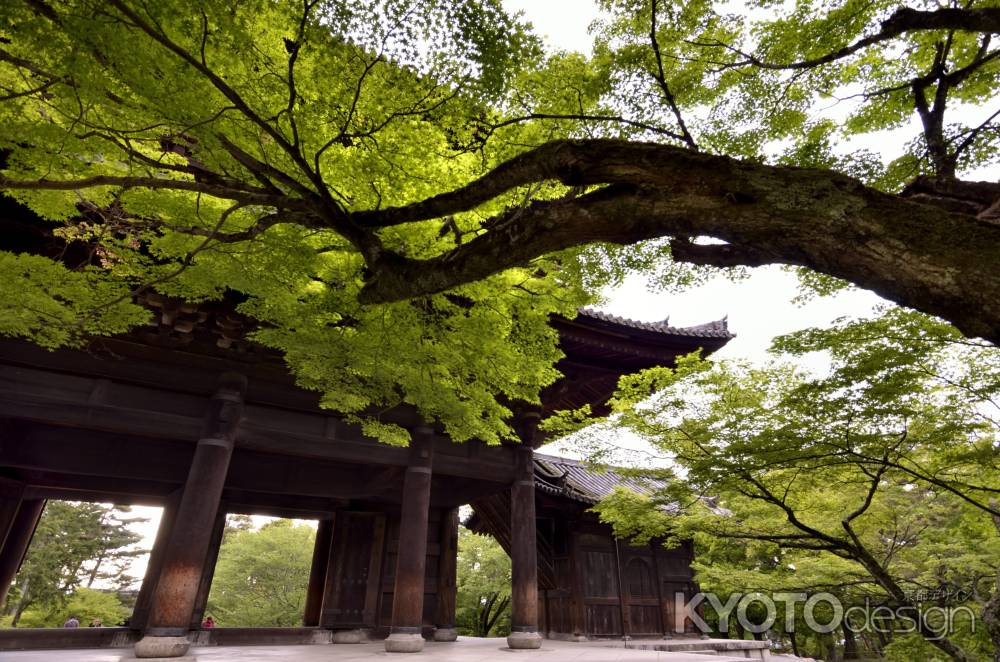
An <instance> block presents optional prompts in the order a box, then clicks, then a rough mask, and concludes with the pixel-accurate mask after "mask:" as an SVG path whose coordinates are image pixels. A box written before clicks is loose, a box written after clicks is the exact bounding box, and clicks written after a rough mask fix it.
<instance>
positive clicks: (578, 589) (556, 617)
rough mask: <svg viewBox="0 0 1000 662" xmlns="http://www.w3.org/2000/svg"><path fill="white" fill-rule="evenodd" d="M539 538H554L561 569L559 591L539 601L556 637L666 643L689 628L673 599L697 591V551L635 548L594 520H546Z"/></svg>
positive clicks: (557, 566) (547, 626) (555, 558)
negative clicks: (670, 635)
mask: <svg viewBox="0 0 1000 662" xmlns="http://www.w3.org/2000/svg"><path fill="white" fill-rule="evenodd" d="M539 531H540V535H542V536H546V537H551V543H552V550H553V559H552V562H553V566H554V568H555V586H554V587H551V588H547V589H546V588H544V587H543V590H542V591H541V593H540V597H539V599H540V602H541V604H540V609H539V613H540V614H541V620H542V622H541V624H540V627H541V629H542V631H544V632H546V633H547V635H548V636H549V637H553V638H568V637H569V638H571V637H597V638H620V637H623V636H626V635H627V636H630V637H653V636H656V637H659V636H663V635H664V634H666V633H667V632H673V631H674V628H675V627H677V626H680V628H681V629H682V630H683V629H685V627H686V626H688V625H689V624H686V623H685V622H684V621H683V618H682V617H679V616H678V615H677V614H676V613H675V612H676V611H677V610H676V608H675V599H674V595H675V593H676V592H681V593H683V594H684V595H685V596H687V597H689V596H691V595H693V593H694V592H695V591H696V590H697V589H696V586H695V584H694V580H693V573H692V570H691V566H690V564H691V560H692V558H693V555H692V548H691V545H690V544H685V545H682V546H681V547H678V548H676V549H665V548H664V547H663V546H662V545H660V544H651V545H644V546H631V545H627V544H625V543H622V542H620V541H619V542H616V541H615V539H614V537H613V536H612V534H611V528H610V527H609V526H607V525H605V524H601V523H600V522H597V521H592V520H588V519H584V520H577V522H576V523H567V521H566V520H565V519H559V518H552V519H544V518H543V519H541V520H540V521H539ZM678 619H680V620H678ZM688 629H689V628H688Z"/></svg>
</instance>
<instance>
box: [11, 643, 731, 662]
mask: <svg viewBox="0 0 1000 662" xmlns="http://www.w3.org/2000/svg"><path fill="white" fill-rule="evenodd" d="M190 655H193V656H195V657H196V658H197V660H198V662H363V661H366V662H374V661H376V660H383V661H384V660H385V659H386V658H389V657H391V658H393V659H394V660H399V661H400V662H402V661H404V660H407V659H411V660H413V662H418V660H421V659H422V660H425V661H429V660H433V661H434V662H438V661H440V662H517V661H520V662H709V661H711V662H746V658H738V657H728V656H725V657H724V656H706V655H698V654H695V653H663V652H658V651H641V650H628V649H625V648H612V647H609V646H607V645H601V644H598V643H570V642H564V641H551V640H545V641H543V642H542V648H541V650H538V651H512V650H510V649H508V648H507V646H506V642H505V640H504V639H473V638H468V637H460V638H459V640H458V642H456V643H452V644H441V643H433V642H428V643H427V645H426V646H425V647H424V651H423V653H417V654H409V655H407V654H400V653H395V654H390V653H386V652H385V650H384V649H383V647H382V643H381V642H379V643H371V644H344V645H330V644H328V645H316V646H213V647H204V648H192V649H191V653H190ZM131 659H134V658H132V657H131V652H130V651H127V650H122V649H117V650H113V649H104V650H75V651H73V650H62V651H23V652H0V660H2V661H3V662H119V660H131Z"/></svg>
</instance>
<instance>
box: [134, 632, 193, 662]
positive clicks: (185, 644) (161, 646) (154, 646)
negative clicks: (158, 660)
mask: <svg viewBox="0 0 1000 662" xmlns="http://www.w3.org/2000/svg"><path fill="white" fill-rule="evenodd" d="M190 646H191V642H189V641H188V638H187V637H151V636H149V635H147V636H145V637H143V638H142V639H140V640H139V642H138V643H136V645H135V656H136V657H138V658H151V657H154V658H155V657H166V658H178V657H181V656H183V655H184V654H185V653H187V652H188V648H190Z"/></svg>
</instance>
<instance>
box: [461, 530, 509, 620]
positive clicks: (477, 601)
mask: <svg viewBox="0 0 1000 662" xmlns="http://www.w3.org/2000/svg"><path fill="white" fill-rule="evenodd" d="M456 621H457V625H458V628H459V631H460V632H461V633H462V634H465V635H470V636H473V637H489V636H501V637H502V636H506V635H507V634H508V633H509V632H510V557H508V556H507V553H506V552H505V551H504V550H503V548H502V547H500V544H499V543H498V542H497V541H496V540H494V539H493V538H491V537H489V536H484V535H477V534H475V533H472V532H471V531H469V530H468V529H465V528H460V529H459V535H458V600H457V608H456Z"/></svg>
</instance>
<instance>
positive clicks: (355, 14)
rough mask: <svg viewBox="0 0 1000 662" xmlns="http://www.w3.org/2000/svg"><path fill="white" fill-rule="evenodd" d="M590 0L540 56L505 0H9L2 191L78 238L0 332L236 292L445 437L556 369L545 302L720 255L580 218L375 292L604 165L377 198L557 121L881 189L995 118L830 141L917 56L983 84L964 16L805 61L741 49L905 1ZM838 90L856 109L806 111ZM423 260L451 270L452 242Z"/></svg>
mask: <svg viewBox="0 0 1000 662" xmlns="http://www.w3.org/2000/svg"><path fill="white" fill-rule="evenodd" d="M980 4H981V3H973V4H972V5H969V6H970V7H978V6H979V5H980ZM601 6H602V8H603V9H604V10H605V13H604V14H603V16H602V19H601V20H600V21H599V22H598V23H597V24H596V26H595V32H594V34H595V38H596V46H595V51H594V55H593V57H591V58H589V59H588V58H586V57H583V56H581V55H580V54H573V53H555V54H551V55H549V56H544V55H543V54H542V51H541V49H540V45H539V40H538V39H537V37H535V36H534V35H532V34H531V32H530V29H529V26H527V25H526V24H525V23H524V22H523V21H522V20H521V19H520V18H518V17H516V16H511V15H510V14H508V13H507V12H506V11H505V10H504V9H503V7H502V5H501V3H500V2H499V1H498V0H366V1H364V2H354V1H347V0H316V1H311V2H305V3H298V2H290V1H282V2H265V1H263V0H252V1H250V2H244V1H239V2H237V1H235V0H210V1H207V2H202V3H198V4H197V6H192V5H191V4H190V3H185V2H180V1H178V0H165V1H163V2H158V3H135V2H131V1H130V0H109V1H108V2H96V1H94V0H57V1H53V2H48V3H46V4H45V5H44V7H45V9H44V10H41V9H39V6H38V5H37V3H32V2H7V3H4V4H3V6H2V8H0V41H2V42H3V49H2V52H0V90H2V94H0V150H2V154H3V164H2V167H3V177H4V181H5V184H4V189H5V190H7V191H9V194H10V195H12V196H14V197H16V198H17V199H18V200H20V201H22V202H24V203H26V204H27V205H29V206H30V207H31V209H32V210H34V211H35V212H37V213H38V214H40V215H41V216H42V217H43V218H44V219H45V220H44V221H42V224H43V227H42V228H39V229H41V230H42V231H43V232H49V233H50V234H51V235H52V236H53V237H54V238H56V239H58V240H59V241H57V242H56V243H57V244H58V243H59V242H65V243H66V246H65V248H66V250H65V251H63V252H62V253H61V254H59V255H56V256H55V258H54V259H52V258H49V257H42V256H40V255H26V254H25V255H14V254H11V253H0V277H2V278H3V282H5V283H8V284H10V285H9V287H6V288H5V289H4V290H3V291H2V292H0V313H2V314H0V320H2V321H0V334H4V335H13V336H19V337H26V338H32V339H34V340H36V341H37V342H39V343H41V344H43V345H45V346H48V347H55V346H59V345H64V344H72V343H79V342H81V341H82V340H83V339H84V338H86V337H88V336H91V335H103V334H114V333H120V332H123V331H125V330H127V329H129V328H131V327H134V326H136V325H139V324H141V323H142V322H143V321H145V319H147V315H146V313H145V312H144V311H143V310H142V309H141V308H139V307H138V306H136V305H135V304H133V302H132V298H133V295H134V294H136V293H140V292H144V291H146V290H150V289H151V290H156V291H157V292H159V293H161V294H164V295H168V296H172V297H179V298H183V299H186V300H188V301H192V302H202V301H210V300H218V299H219V298H221V297H223V296H224V295H227V296H228V298H227V300H228V301H237V302H239V304H238V311H239V312H240V313H242V314H244V315H246V316H248V317H250V318H251V319H253V320H254V321H255V322H256V323H257V331H256V332H255V333H254V334H253V338H254V339H255V340H256V341H258V342H259V343H261V344H263V345H266V346H268V347H270V348H274V349H276V350H278V351H280V352H281V353H282V354H283V355H284V357H285V359H286V362H287V363H288V365H289V367H290V368H291V371H292V372H293V373H294V375H295V377H296V378H297V380H298V383H299V384H300V385H301V386H303V387H305V388H308V389H313V390H316V391H319V392H320V393H321V394H322V403H323V405H324V406H326V407H330V408H332V409H336V410H339V411H340V412H342V413H344V414H347V415H348V416H349V417H352V420H356V421H358V422H360V423H361V424H362V425H363V427H364V429H365V430H366V431H367V432H368V433H369V434H371V435H375V436H377V437H379V438H380V439H382V440H383V441H385V442H387V443H391V444H403V443H406V441H407V435H406V433H405V431H403V430H400V429H398V428H396V427H394V426H392V425H387V424H385V423H384V422H382V421H379V420H378V419H377V417H372V416H371V412H372V411H382V410H385V409H388V408H391V407H393V406H395V405H401V404H408V405H413V406H414V407H416V409H417V410H418V411H419V413H420V414H421V415H422V416H423V417H424V418H426V419H427V420H430V421H440V422H441V423H443V424H444V426H445V428H446V430H447V432H448V433H449V434H450V435H451V437H452V438H453V439H455V440H459V441H461V440H466V439H472V438H478V439H482V440H484V441H486V442H488V443H498V442H500V441H502V440H505V439H508V440H511V439H513V438H514V435H513V433H512V431H511V430H510V428H509V427H508V426H507V424H506V422H505V421H506V419H507V418H508V417H509V413H510V412H509V410H508V408H507V407H506V406H505V405H503V404H499V403H498V402H497V399H498V398H497V396H501V397H500V398H499V399H500V400H501V401H503V402H513V401H527V402H537V401H538V393H539V391H540V390H541V389H542V388H544V387H545V386H547V385H548V384H550V383H552V382H553V381H554V380H555V379H556V378H557V376H558V375H557V373H556V372H555V370H554V369H553V368H552V366H553V364H554V363H555V362H556V361H557V360H558V359H559V358H560V352H559V351H558V349H557V347H556V346H555V342H556V337H555V334H554V333H553V332H552V331H551V329H549V328H548V326H547V323H548V320H549V318H550V316H551V315H552V314H563V315H569V316H572V315H573V314H574V311H575V310H576V309H577V308H578V307H580V306H582V305H586V304H590V303H593V302H595V301H596V300H597V299H598V298H599V295H598V293H599V292H600V291H602V290H603V289H605V288H606V287H607V286H608V285H612V284H616V283H620V282H621V281H622V280H623V278H624V277H625V275H627V274H629V273H634V272H641V273H643V274H645V275H646V276H648V279H649V282H650V283H651V285H653V286H657V287H668V288H676V287H684V286H688V285H691V284H694V283H697V282H700V280H702V279H704V278H705V277H706V275H707V274H708V271H707V270H706V269H705V268H695V267H690V266H678V265H677V264H676V263H674V262H673V261H672V259H671V257H670V255H671V253H670V247H669V243H668V242H667V241H665V240H662V239H661V240H653V241H646V242H642V243H640V244H638V245H633V246H628V245H626V246H622V245H617V244H616V245H609V244H594V245H589V246H584V247H579V248H573V249H569V250H564V251H561V252H559V253H557V254H551V255H542V256H539V257H535V258H534V259H527V258H526V259H525V261H524V264H523V266H521V267H518V268H514V269H509V270H507V271H505V272H502V273H498V274H494V275H491V276H489V277H485V278H482V279H480V280H478V281H476V282H473V283H469V284H466V285H462V286H460V287H454V288H452V289H450V290H448V292H447V294H435V295H430V296H425V297H421V298H419V299H415V300H409V301H401V302H397V303H390V304H362V303H361V302H360V301H359V294H360V293H361V291H362V288H363V287H364V286H365V283H366V282H367V281H368V280H369V279H370V278H371V277H372V271H373V270H376V271H377V270H378V268H379V266H380V265H384V264H386V263H392V262H393V260H411V259H432V258H436V257H441V256H444V255H448V254H449V251H453V250H457V249H458V248H460V247H465V246H467V245H468V244H469V243H470V242H472V241H474V240H475V239H476V238H477V237H482V236H484V235H488V234H490V233H495V234H498V233H499V231H498V225H503V223H502V222H500V221H502V220H503V219H511V218H515V219H516V218H517V217H518V215H519V214H521V213H523V211H524V210H525V209H527V208H528V207H529V206H531V205H532V204H533V203H537V202H539V201H552V200H556V199H559V200H564V199H570V198H573V197H574V196H580V195H581V194H583V193H592V192H593V191H581V190H577V189H575V188H569V187H567V186H564V185H562V184H560V183H557V178H555V177H553V176H552V173H547V174H546V176H545V177H542V178H539V181H538V182H537V183H533V184H530V185H528V184H523V185H515V186H511V187H510V188H509V189H504V190H503V191H502V192H499V193H498V194H497V195H495V196H492V198H491V199H489V200H488V201H479V202H476V203H475V204H471V205H470V206H466V207H464V208H463V210H462V211H457V212H454V213H446V214H434V213H430V214H428V215H423V216H419V218H416V219H415V220H413V221H412V222H402V223H399V224H393V223H389V224H385V225H381V224H378V223H376V224H374V227H368V226H366V225H365V221H364V220H357V219H363V218H364V216H363V215H364V214H365V213H374V212H380V211H385V210H387V209H395V208H399V207H402V206H405V205H410V204H413V203H417V202H419V201H427V200H440V198H439V197H436V196H440V195H441V194H442V193H445V192H449V191H455V190H456V189H459V188H460V187H461V186H463V185H466V184H468V183H469V182H471V181H474V180H475V179H476V178H477V177H478V176H481V175H482V174H484V173H486V172H488V171H490V170H492V169H494V168H496V167H498V166H500V165H502V164H506V163H511V162H512V160H514V159H516V158H517V157H518V156H519V155H520V154H523V153H524V152H525V150H527V149H530V148H533V147H537V146H539V145H541V144H543V143H545V142H547V141H550V140H553V139H560V138H572V137H585V136H587V137H589V136H608V137H617V138H623V139H635V140H658V141H666V142H673V143H677V142H680V143H683V144H688V145H693V144H697V145H698V146H699V148H700V149H702V150H705V151H709V152H719V153H726V154H729V155H732V156H736V157H743V158H746V159H750V160H758V161H760V160H770V161H773V162H775V163H780V164H785V165H794V166H805V167H811V168H827V169H828V168H833V169H838V170H843V171H845V172H848V173H850V174H852V175H855V176H857V177H860V178H861V179H863V180H864V181H865V182H868V183H871V184H873V185H876V186H879V187H881V188H883V189H885V190H898V188H899V186H900V185H901V184H902V183H903V182H905V181H907V180H908V179H909V178H910V177H912V175H913V174H916V173H917V172H930V171H932V170H934V171H936V172H944V171H946V170H948V169H949V168H951V166H954V167H974V166H979V165H982V164H984V163H988V162H990V161H991V160H992V159H994V158H995V155H996V153H997V150H995V149H993V147H994V146H995V137H996V136H995V130H994V128H993V127H992V126H991V125H989V124H988V123H987V124H986V125H984V126H982V127H964V126H961V125H959V124H957V123H953V122H951V123H950V122H947V121H945V118H944V116H943V114H942V113H944V108H945V106H944V105H942V106H941V107H940V108H937V106H935V110H934V112H935V113H938V111H940V113H938V115H940V116H938V115H935V118H936V119H935V122H930V123H927V122H925V125H926V126H931V125H933V126H934V127H938V128H936V129H935V131H937V133H933V132H929V131H928V130H925V132H924V134H923V135H922V136H919V137H915V139H914V141H912V142H911V144H909V145H907V146H906V150H905V152H906V153H904V154H902V155H900V156H899V158H898V159H896V160H895V161H894V162H893V163H891V164H889V165H888V166H886V165H885V164H882V163H881V162H880V160H879V159H877V158H876V157H875V156H874V155H872V154H871V153H869V152H867V151H864V150H854V149H850V148H845V146H844V142H845V140H848V139H850V138H852V137H854V136H860V135H864V134H866V133H868V132H872V131H881V130H885V129H891V128H895V127H899V126H903V125H904V124H905V122H906V121H907V120H908V119H909V118H911V116H913V114H914V112H915V109H916V107H917V105H918V104H917V100H918V95H917V92H916V90H917V89H918V88H919V89H923V90H924V92H926V94H928V95H930V94H935V95H936V91H937V90H939V89H944V88H942V87H941V86H942V85H945V82H942V81H943V80H944V79H940V80H938V83H934V80H937V79H934V80H931V79H928V80H931V82H929V83H927V85H925V86H924V88H921V87H920V85H913V84H909V83H911V82H912V80H911V79H913V77H914V76H918V77H924V78H926V76H927V75H929V74H927V71H928V69H929V68H931V69H933V71H934V72H938V73H940V74H941V75H944V73H942V72H945V73H949V74H950V73H952V72H955V71H965V69H963V68H967V67H968V66H972V69H969V70H968V71H965V73H963V74H962V75H961V76H957V77H956V76H952V77H950V78H948V80H947V84H946V86H947V90H944V92H947V94H944V92H942V94H943V95H944V96H945V97H946V98H947V100H948V101H961V102H962V103H963V104H968V105H983V104H985V103H987V102H988V101H990V100H991V99H992V98H993V96H994V94H993V91H994V90H995V89H996V83H997V80H996V79H997V76H998V75H1000V73H998V72H1000V57H994V55H995V53H994V52H993V51H990V50H989V48H988V47H987V48H986V50H985V51H984V52H983V53H982V54H981V55H980V54H979V53H980V51H981V50H982V49H979V48H977V45H978V44H979V43H980V42H979V41H977V40H979V39H980V37H978V36H977V35H975V34H971V33H956V34H955V35H953V36H950V37H948V36H947V35H944V34H943V33H941V32H939V31H924V32H913V33H907V34H905V35H902V36H900V37H898V38H897V39H894V40H889V41H887V42H880V43H877V44H874V45H872V46H870V47H868V48H864V49H859V50H858V51H857V52H856V53H853V54H852V55H851V56H850V57H846V58H840V59H835V60H833V61H830V62H825V63H823V64H821V65H817V66H815V67H808V68H803V69H795V70H786V69H782V68H780V67H778V68H775V67H770V66H768V67H764V66H751V64H752V62H753V61H756V60H760V61H765V62H767V63H770V64H776V65H781V64H782V63H789V62H793V61H795V60H796V59H802V58H811V57H816V56H818V55H821V54H825V53H829V52H833V51H836V50H838V49H840V48H841V47H843V46H844V45H846V44H847V43H848V42H850V41H851V40H855V39H857V38H859V37H860V36H862V35H864V34H866V33H867V32H868V31H870V30H871V29H872V26H875V25H877V24H878V21H879V20H880V19H881V18H883V17H884V16H885V15H887V14H888V13H889V12H891V11H892V10H893V9H894V8H896V7H897V4H895V3H893V2H890V1H888V0H879V1H878V2H874V3H862V2H858V1H856V0H841V1H840V2H837V3H833V4H831V3H825V2H813V1H807V2H798V3H794V4H793V5H787V6H785V5H779V4H776V3H759V6H757V5H755V6H752V7H750V8H749V9H748V14H749V15H743V16H739V15H735V14H733V13H732V6H731V4H730V3H721V2H711V1H709V0H698V1H696V2H686V3H677V2H673V1H660V2H653V1H652V0H604V1H603V2H602V3H601ZM654 27H655V29H653V28H654ZM651 33H652V35H653V36H654V37H655V39H650V34H651ZM942 43H944V44H945V45H942ZM987 46H988V44H987ZM744 50H745V51H748V52H749V51H753V53H754V58H755V60H748V59H747V57H748V56H746V55H743V54H741V53H740V51H744ZM936 53H940V55H938V56H935V54H936ZM935 57H937V60H935ZM932 78H933V77H932ZM939 78H940V76H939ZM921 80H923V78H921ZM935 85H937V87H936V88H935ZM925 88H926V89H925ZM858 90H861V92H860V93H859V92H858ZM854 94H860V96H858V97H857V101H856V103H854V104H853V105H850V107H849V108H848V109H847V110H846V111H845V112H844V113H840V114H841V115H845V114H846V120H845V119H844V117H831V116H830V114H829V113H825V114H824V112H823V111H822V108H821V105H822V104H823V103H826V102H828V101H829V99H830V98H831V97H839V96H849V95H854ZM938 96H940V95H938ZM949 107H950V106H949ZM937 120H940V122H938V121H937ZM932 134H933V135H932ZM935 145H937V146H938V147H940V149H938V148H936V147H935ZM941 145H944V146H943V147H941ZM932 148H933V149H932ZM935 149H937V151H935ZM942 150H943V151H942ZM939 152H940V153H939ZM945 174H947V173H945ZM518 181H521V180H518ZM352 214H362V216H357V215H355V216H351V215H352ZM517 240H518V238H517V237H511V238H510V243H511V246H514V245H516V243H517ZM585 240H586V238H585V237H581V241H585ZM499 250H503V249H502V248H501V249H499ZM53 255H55V254H54V253H53ZM70 255H74V256H78V255H85V256H86V257H85V258H81V259H82V262H80V263H75V264H70V263H69V260H70V257H69V256H70ZM74 259H76V258H74ZM483 259H484V260H485V261H489V256H483ZM428 269H429V270H432V269H433V270H434V271H435V272H436V273H440V275H441V278H442V281H443V282H444V281H446V280H447V275H448V271H449V265H448V262H447V261H444V262H442V263H439V264H437V266H435V267H433V268H431V267H429V268H428ZM488 272H489V269H486V270H485V271H484V273H488ZM740 273H741V272H740V271H735V272H734V275H736V276H738V275H739V274H740ZM387 357H389V358H391V359H392V360H386V359H387Z"/></svg>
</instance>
